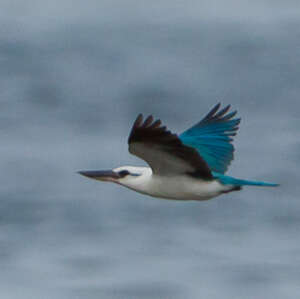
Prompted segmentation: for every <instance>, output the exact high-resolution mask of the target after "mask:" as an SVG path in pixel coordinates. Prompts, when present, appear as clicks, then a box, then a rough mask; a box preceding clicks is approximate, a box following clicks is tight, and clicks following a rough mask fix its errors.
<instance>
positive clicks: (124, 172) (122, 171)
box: [118, 170, 129, 178]
mask: <svg viewBox="0 0 300 299" xmlns="http://www.w3.org/2000/svg"><path fill="white" fill-rule="evenodd" d="M118 174H119V176H120V177H122V178H123V177H125V176H126V175H128V174H129V171H128V170H121V171H119V172H118Z"/></svg>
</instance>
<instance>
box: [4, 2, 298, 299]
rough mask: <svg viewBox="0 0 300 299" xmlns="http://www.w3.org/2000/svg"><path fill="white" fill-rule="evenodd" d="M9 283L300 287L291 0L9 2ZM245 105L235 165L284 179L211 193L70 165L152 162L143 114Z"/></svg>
mask: <svg viewBox="0 0 300 299" xmlns="http://www.w3.org/2000/svg"><path fill="white" fill-rule="evenodd" d="M0 16H1V17H0V25H1V26H0V28H1V29H0V65H1V68H0V85H1V88H0V137H1V138H0V140H1V142H0V165H1V170H2V171H1V172H0V180H1V184H0V265H1V271H0V297H1V298H5V299H18V298H22V299H27V298H28V299H29V298H30V299H32V298H38V299H40V298H42V299H48V298H51V299H52V298H55V299H69V298H70V299H71V298H72V299H73V298H75V299H77V298H85V299H94V298H101V299H102V298H104V299H148V298H151V299H167V298H169V299H181V298H185V299H195V298H196V299H199V298H205V299H218V298H223V299H227V298H228V299H229V298H230V299H234V298H249V299H252V298H256V299H258V298H259V299H260V298H261V299H268V298H270V299H271V298H272V299H276V298H278V299H279V298H280V299H281V298H299V296H300V238H299V231H300V199H299V192H300V188H299V170H298V163H299V161H300V159H299V150H300V143H299V140H300V139H299V137H300V134H299V129H300V117H299V115H300V55H299V53H300V29H299V28H300V5H299V4H298V2H297V1H292V0H291V1H284V2H283V1H267V0H264V1H252V2H246V1H239V2H238V3H237V2H236V1H233V0H231V1H226V4H225V3H224V2H222V1H194V0H191V1H187V2H183V1H163V2H160V3H159V2H157V3H155V2H150V1H147V2H146V1H137V0H130V1H129V0H128V1H88V2H82V1H67V0H62V1H51V2H50V1H42V2H37V1H33V0H29V1H8V0H3V1H2V2H1V9H0ZM217 102H222V103H223V104H224V105H225V104H232V107H233V109H237V110H238V112H239V115H240V116H241V117H242V123H241V126H240V131H239V134H238V136H237V137H236V138H235V143H234V144H235V147H236V152H235V160H234V162H233V164H232V165H231V167H230V170H229V172H228V173H229V174H230V175H232V176H236V177H241V178H246V179H256V180H265V181H271V182H273V181H274V182H278V183H280V184H281V186H280V187H278V188H254V187H252V188H251V187H249V188H244V190H243V191H242V192H234V193H231V194H227V195H224V196H220V197H218V198H216V199H213V200H210V201H207V202H178V201H168V200H159V199H153V198H151V197H147V196H144V195H141V194H138V193H134V192H132V191H130V190H127V189H125V188H122V187H120V186H116V185H113V184H104V183H100V182H96V181H92V180H87V179H85V178H83V177H81V176H79V175H78V174H77V173H76V171H78V170H83V169H107V168H112V167H116V166H119V165H128V164H129V165H131V164H132V165H144V163H143V161H140V160H138V159H137V158H136V157H133V156H131V155H130V154H129V153H128V151H127V136H128V133H129V130H130V128H131V125H132V122H133V121H134V119H135V117H136V116H137V114H138V113H140V112H142V113H144V114H149V113H151V114H153V115H154V116H156V117H158V118H161V119H162V120H163V122H164V123H165V124H167V125H168V127H169V128H170V129H171V130H172V131H174V132H178V133H180V132H182V131H183V130H184V129H186V128H187V127H189V126H191V125H193V124H194V123H195V122H197V121H198V120H199V119H200V118H201V117H202V116H203V115H205V113H207V111H208V110H209V109H210V108H211V107H212V106H214V105H215V104H216V103H217Z"/></svg>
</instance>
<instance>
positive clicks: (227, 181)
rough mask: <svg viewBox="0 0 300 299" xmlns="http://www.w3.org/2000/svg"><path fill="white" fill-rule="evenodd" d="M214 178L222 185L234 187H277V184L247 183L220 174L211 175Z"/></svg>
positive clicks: (247, 181) (246, 181)
mask: <svg viewBox="0 0 300 299" xmlns="http://www.w3.org/2000/svg"><path fill="white" fill-rule="evenodd" d="M213 176H214V178H216V179H218V180H219V181H220V182H221V183H222V184H224V185H234V186H261V187H277V186H279V184H276V183H268V182H260V181H249V180H241V179H236V178H233V177H230V176H227V175H222V174H220V173H215V172H214V173H213Z"/></svg>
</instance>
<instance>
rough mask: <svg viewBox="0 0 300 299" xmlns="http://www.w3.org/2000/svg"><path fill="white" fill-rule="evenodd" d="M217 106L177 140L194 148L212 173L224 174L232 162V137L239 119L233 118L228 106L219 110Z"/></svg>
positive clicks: (219, 105)
mask: <svg viewBox="0 0 300 299" xmlns="http://www.w3.org/2000/svg"><path fill="white" fill-rule="evenodd" d="M220 107H221V104H220V103H219V104H217V105H216V106H215V107H214V108H213V109H212V110H211V111H210V112H209V113H208V114H207V115H206V116H205V117H204V118H203V119H202V120H201V121H200V122H198V123H197V124H196V125H194V126H193V127H191V128H190V129H188V130H186V131H185V132H183V133H182V134H181V135H180V136H179V138H180V139H181V141H182V142H183V143H184V144H185V145H188V146H191V147H193V148H195V149H196V150H197V151H198V153H199V154H200V155H201V156H202V158H203V159H204V160H205V161H206V163H207V164H208V166H209V168H210V169H211V170H212V171H215V172H218V173H225V172H226V171H227V169H228V166H229V165H230V163H231V161H232V160H233V153H234V146H233V145H232V143H231V142H232V140H233V139H232V137H233V136H235V135H236V131H237V130H238V125H239V123H240V121H241V119H240V118H233V117H234V116H235V115H236V113H237V112H236V111H233V112H229V113H228V111H229V109H230V105H228V106H226V107H225V108H223V109H221V110H219V109H220Z"/></svg>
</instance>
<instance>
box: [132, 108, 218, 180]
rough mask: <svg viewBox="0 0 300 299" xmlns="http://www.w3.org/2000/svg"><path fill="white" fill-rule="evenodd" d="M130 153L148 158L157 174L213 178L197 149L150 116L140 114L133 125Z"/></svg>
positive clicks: (144, 158) (146, 159)
mask: <svg viewBox="0 0 300 299" xmlns="http://www.w3.org/2000/svg"><path fill="white" fill-rule="evenodd" d="M128 144H129V152H130V153H131V154H133V155H136V156H138V157H139V158H141V159H143V160H145V161H146V162H147V163H148V164H149V165H150V167H151V168H152V171H153V173H154V174H157V175H170V176H171V175H178V174H183V173H189V174H191V175H193V176H196V177H199V178H202V179H206V180H210V179H213V177H212V174H211V171H210V169H209V167H208V165H207V163H206V162H205V161H204V160H203V159H202V158H201V156H200V155H199V153H198V152H197V150H195V149H194V148H192V147H190V146H187V145H184V144H183V143H182V142H181V140H180V139H179V138H178V136H177V135H176V134H172V133H171V132H170V131H169V130H167V128H166V127H165V126H161V121H160V120H156V121H154V120H153V117H152V116H148V117H147V118H146V119H145V121H144V120H143V116H142V114H140V115H139V116H138V117H137V119H136V121H135V122H134V124H133V127H132V129H131V132H130V135H129V138H128Z"/></svg>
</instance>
